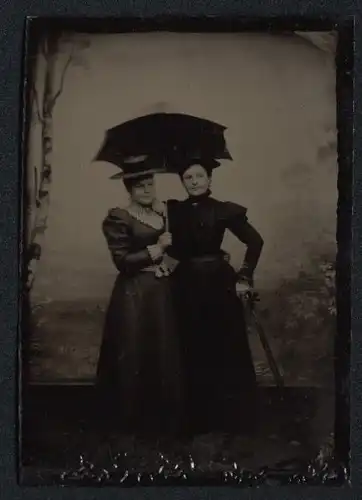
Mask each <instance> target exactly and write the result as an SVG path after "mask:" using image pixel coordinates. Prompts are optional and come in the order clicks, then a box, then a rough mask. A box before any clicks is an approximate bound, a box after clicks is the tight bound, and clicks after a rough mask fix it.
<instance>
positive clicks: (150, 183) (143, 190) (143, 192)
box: [131, 177, 156, 206]
mask: <svg viewBox="0 0 362 500" xmlns="http://www.w3.org/2000/svg"><path fill="white" fill-rule="evenodd" d="M155 197H156V193H155V181H154V178H153V177H147V178H146V179H142V180H140V181H138V182H136V183H135V184H134V185H133V186H132V189H131V198H132V200H133V201H135V202H136V203H138V204H140V205H144V206H150V205H152V203H153V201H154V199H155Z"/></svg>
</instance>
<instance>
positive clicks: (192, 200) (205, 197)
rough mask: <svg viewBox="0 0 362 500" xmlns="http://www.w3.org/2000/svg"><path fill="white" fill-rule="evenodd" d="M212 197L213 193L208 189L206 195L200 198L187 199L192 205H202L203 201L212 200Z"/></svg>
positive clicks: (190, 197)
mask: <svg viewBox="0 0 362 500" xmlns="http://www.w3.org/2000/svg"><path fill="white" fill-rule="evenodd" d="M210 196H211V191H210V189H208V190H207V191H206V193H203V194H200V195H198V196H189V197H188V198H187V202H188V203H191V204H192V205H193V204H198V203H202V202H203V201H206V200H208V199H209V198H210Z"/></svg>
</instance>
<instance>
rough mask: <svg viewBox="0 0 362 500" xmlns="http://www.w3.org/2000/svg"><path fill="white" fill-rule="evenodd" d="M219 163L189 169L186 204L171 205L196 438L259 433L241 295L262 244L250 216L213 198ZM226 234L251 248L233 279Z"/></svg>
mask: <svg viewBox="0 0 362 500" xmlns="http://www.w3.org/2000/svg"><path fill="white" fill-rule="evenodd" d="M218 165H219V163H218V162H216V161H215V160H210V159H206V160H205V159H198V160H191V161H184V162H183V163H182V168H181V169H180V176H181V180H182V183H183V186H184V187H185V189H186V191H187V193H188V198H187V199H186V200H184V201H176V200H170V201H169V202H168V216H169V227H170V232H171V233H172V246H170V247H169V248H168V250H167V251H168V253H169V254H170V255H171V256H172V257H174V258H175V259H177V260H178V261H179V264H178V266H177V268H176V270H175V271H174V273H173V275H172V280H173V283H174V297H175V299H176V306H177V311H178V314H177V317H178V324H179V327H180V341H181V347H182V351H183V356H184V361H183V364H184V367H185V373H186V391H185V392H186V394H187V398H188V404H187V414H188V421H189V430H190V432H191V433H204V432H209V431H221V432H231V433H234V432H236V433H243V432H245V433H247V434H248V433H250V432H252V431H253V430H254V427H255V419H256V417H257V410H256V377H255V372H254V367H253V362H252V357H251V351H250V348H249V344H248V338H247V331H246V326H245V321H244V314H243V308H242V303H241V301H240V300H239V298H238V295H237V294H238V293H239V292H240V291H241V290H242V289H245V288H246V287H250V286H252V283H253V274H254V270H255V268H256V265H257V263H258V260H259V256H260V253H261V250H262V246H263V240H262V238H261V236H260V235H259V233H258V232H257V231H256V230H255V229H254V228H253V227H252V226H251V225H250V224H249V222H248V218H247V215H246V212H247V210H246V208H244V207H242V206H240V205H237V204H235V203H229V202H221V201H218V200H216V199H214V198H213V197H212V196H211V191H210V186H211V177H212V171H213V169H214V168H215V167H217V166H218ZM226 229H229V230H230V231H231V232H232V233H233V234H234V235H235V236H236V237H237V238H238V239H239V240H240V241H241V242H243V243H244V244H245V245H246V247H247V250H246V254H245V260H244V262H243V265H242V266H241V269H240V271H239V272H237V273H236V272H235V271H234V269H233V268H232V267H231V266H230V264H229V263H228V262H227V259H225V254H224V253H223V252H222V251H221V250H220V247H221V244H222V241H223V237H224V233H225V230H226Z"/></svg>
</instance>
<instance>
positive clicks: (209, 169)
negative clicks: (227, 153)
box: [179, 159, 220, 179]
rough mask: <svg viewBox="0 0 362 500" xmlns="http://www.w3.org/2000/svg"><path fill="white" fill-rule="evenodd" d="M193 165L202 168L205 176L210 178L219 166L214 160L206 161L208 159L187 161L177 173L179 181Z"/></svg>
mask: <svg viewBox="0 0 362 500" xmlns="http://www.w3.org/2000/svg"><path fill="white" fill-rule="evenodd" d="M193 165H200V166H201V167H203V168H204V169H205V170H206V173H207V176H208V177H212V172H213V170H214V168H216V167H218V166H219V165H220V164H219V162H218V161H216V160H208V159H207V160H204V159H201V160H196V159H195V160H189V161H187V162H185V163H183V165H182V168H181V169H180V171H179V174H180V177H181V179H182V177H183V175H184V173H185V172H186V170H188V169H189V168H190V167H192V166H193Z"/></svg>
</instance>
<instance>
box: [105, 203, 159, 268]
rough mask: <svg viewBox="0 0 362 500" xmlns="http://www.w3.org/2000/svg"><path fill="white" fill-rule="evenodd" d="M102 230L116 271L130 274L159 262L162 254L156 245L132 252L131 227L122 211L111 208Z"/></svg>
mask: <svg viewBox="0 0 362 500" xmlns="http://www.w3.org/2000/svg"><path fill="white" fill-rule="evenodd" d="M102 230H103V234H104V236H105V238H106V240H107V243H108V248H109V251H110V252H111V256H112V260H113V262H114V265H115V266H116V268H117V269H118V271H120V272H122V273H127V274H130V273H134V272H137V271H139V270H141V269H143V268H144V267H147V266H150V265H152V264H154V263H159V262H161V260H162V252H161V251H158V249H157V248H156V247H157V245H152V248H151V247H150V248H148V247H145V248H144V249H141V250H137V251H132V248H131V240H132V234H131V227H130V223H129V221H128V220H127V216H126V214H125V212H124V211H123V210H122V209H120V208H113V209H111V210H110V211H109V212H108V215H107V217H106V218H105V219H104V221H103V224H102Z"/></svg>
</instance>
